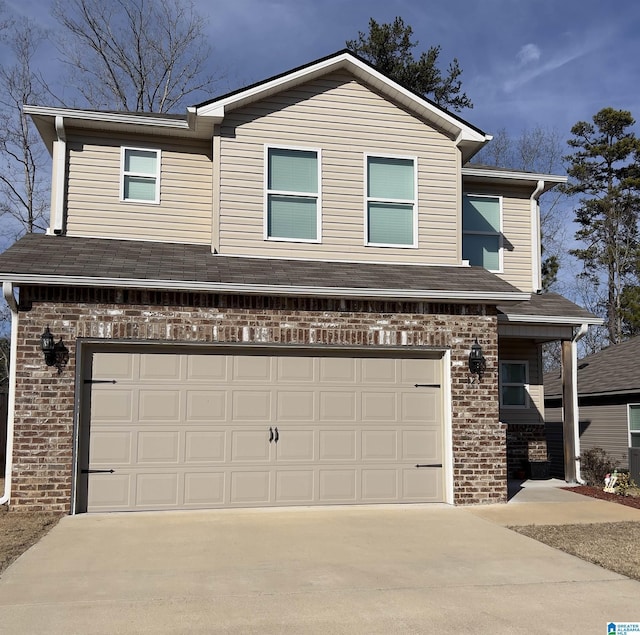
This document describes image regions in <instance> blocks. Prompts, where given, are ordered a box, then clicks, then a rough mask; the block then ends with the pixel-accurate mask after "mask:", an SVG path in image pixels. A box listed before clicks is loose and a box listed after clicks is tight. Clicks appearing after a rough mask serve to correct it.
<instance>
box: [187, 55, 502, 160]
mask: <svg viewBox="0 0 640 635" xmlns="http://www.w3.org/2000/svg"><path fill="white" fill-rule="evenodd" d="M339 70H342V71H347V72H349V73H350V74H352V75H353V76H354V77H355V78H356V79H357V80H359V81H361V82H363V83H364V84H366V85H368V86H370V87H371V88H373V89H375V90H376V91H377V92H378V93H379V94H381V95H383V96H385V97H386V98H388V99H390V100H392V101H394V102H395V103H397V104H399V105H400V106H402V107H403V108H405V109H406V110H407V111H409V112H410V113H412V114H415V115H416V116H417V117H419V118H420V119H422V120H424V121H426V122H428V123H430V124H431V125H433V126H434V127H435V128H437V129H439V130H441V131H443V132H444V133H445V134H447V135H449V136H450V137H451V138H452V139H454V140H455V141H456V144H457V145H458V146H459V147H460V149H461V151H462V155H463V160H464V161H467V160H468V159H469V158H471V156H473V155H474V154H475V153H476V152H477V151H478V150H479V149H480V148H481V147H482V146H483V145H484V144H485V143H486V142H487V141H489V140H490V139H491V138H492V137H491V136H490V135H487V134H485V133H484V132H483V131H482V130H480V129H478V128H476V127H475V126H473V125H471V124H470V123H468V122H466V121H464V120H463V119H461V118H460V117H458V116H456V115H453V114H451V113H449V112H447V111H446V110H444V109H443V108H440V107H439V106H437V105H436V104H435V103H434V102H432V101H430V100H429V99H426V98H424V97H422V96H421V95H418V94H417V93H415V92H413V91H411V90H409V89H408V88H405V87H404V86H401V85H400V84H398V83H397V82H394V81H393V80H391V79H389V78H388V77H386V76H385V75H383V74H382V73H380V72H379V71H377V70H376V69H375V68H374V67H373V66H371V65H370V64H369V63H368V62H366V61H365V60H363V59H361V58H360V57H358V56H356V55H354V54H353V53H351V52H350V51H346V50H344V51H340V52H338V53H335V54H333V55H330V56H328V57H325V58H322V59H320V60H317V61H315V62H312V63H310V64H307V65H305V66H301V67H298V68H296V69H293V70H291V71H287V72H286V73H282V74H280V75H276V76H275V77H272V78H270V79H266V80H264V81H261V82H259V83H256V84H253V85H251V86H248V87H246V88H242V89H240V90H236V91H233V92H231V93H228V94H226V95H223V96H221V97H218V98H216V99H213V100H211V101H207V102H204V103H202V104H199V105H197V106H194V107H192V108H190V109H189V114H190V116H191V117H194V118H201V117H202V118H212V119H213V120H215V121H216V122H221V121H222V120H223V119H224V117H225V115H226V114H228V113H230V112H232V111H234V110H237V109H238V108H242V107H244V106H247V105H250V104H252V103H254V102H256V101H260V100H263V99H266V98H268V97H270V96H272V95H275V94H277V93H280V92H282V91H285V90H289V89H291V88H295V87H297V86H300V85H301V84H305V83H307V82H310V81H312V80H314V79H317V78H320V77H323V76H325V75H328V74H330V73H333V72H335V71H339Z"/></svg>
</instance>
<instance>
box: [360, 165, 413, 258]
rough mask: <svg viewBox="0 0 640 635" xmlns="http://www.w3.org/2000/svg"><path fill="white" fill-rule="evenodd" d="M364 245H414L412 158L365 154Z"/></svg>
mask: <svg viewBox="0 0 640 635" xmlns="http://www.w3.org/2000/svg"><path fill="white" fill-rule="evenodd" d="M366 171H367V183H366V194H367V202H366V206H367V207H366V212H365V213H366V228H365V232H366V233H365V240H366V244H367V245H375V246H380V247H417V245H418V219H417V214H416V191H417V189H418V188H417V183H416V159H415V158H408V157H389V156H386V157H384V156H367V157H366Z"/></svg>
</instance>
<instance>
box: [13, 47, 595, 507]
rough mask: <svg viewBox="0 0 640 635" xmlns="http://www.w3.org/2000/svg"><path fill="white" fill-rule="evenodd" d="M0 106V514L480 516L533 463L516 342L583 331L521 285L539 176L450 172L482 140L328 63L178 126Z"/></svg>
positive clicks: (360, 67)
mask: <svg viewBox="0 0 640 635" xmlns="http://www.w3.org/2000/svg"><path fill="white" fill-rule="evenodd" d="M25 111H26V112H27V114H29V115H30V116H31V117H32V118H33V121H34V122H35V124H36V126H37V127H38V130H39V131H40V134H41V136H42V138H43V140H44V142H45V144H46V146H47V148H48V149H49V151H50V152H51V154H52V158H53V179H52V182H53V191H52V199H51V221H50V227H49V230H48V232H47V235H29V236H26V237H25V238H23V239H21V240H20V241H18V242H17V243H16V244H15V245H14V246H13V247H11V248H10V249H8V250H7V251H6V252H5V253H4V254H2V255H0V278H1V279H2V280H3V281H4V287H3V288H4V296H5V298H6V299H7V302H8V303H9V306H10V307H11V308H12V312H13V322H12V329H13V330H12V347H13V351H14V355H12V363H13V367H12V380H11V388H10V401H9V412H10V414H9V431H10V432H9V456H10V461H9V467H8V470H7V474H8V475H10V476H11V478H10V479H8V482H7V490H6V492H5V498H6V497H7V496H10V500H11V505H12V506H13V507H14V508H16V509H25V510H28V509H48V510H63V511H67V512H71V513H76V512H82V511H109V510H144V509H185V508H186V509H190V508H214V507H247V506H268V505H279V506H282V505H318V504H322V505H326V504H355V503H395V502H429V501H434V502H442V501H444V502H448V503H452V504H475V503H490V502H501V501H505V500H506V496H507V473H508V471H510V472H513V471H515V470H516V469H517V468H519V467H520V466H521V465H522V464H523V463H524V462H526V461H527V460H528V459H545V458H546V443H545V438H544V424H543V416H542V410H543V392H542V372H541V353H540V343H542V342H545V341H553V340H559V339H560V340H563V341H565V342H571V340H572V339H573V338H574V335H575V329H576V327H578V326H583V327H584V328H586V325H588V324H589V323H594V322H598V320H597V319H596V318H594V317H593V316H592V315H591V314H589V313H587V312H586V311H584V310H582V309H581V308H579V307H577V306H576V305H574V304H572V303H571V302H569V301H567V300H565V299H564V298H562V297H560V296H558V295H554V294H548V295H541V294H539V293H538V291H539V289H540V242H539V235H540V227H539V209H538V198H539V196H540V195H541V194H543V193H544V192H545V191H547V190H548V189H550V188H552V187H554V186H555V185H556V184H558V183H562V182H564V181H565V178H564V177H562V176H553V175H541V174H530V173H524V172H517V171H510V170H500V169H495V168H487V167H482V166H474V165H471V164H469V160H470V159H471V157H472V156H473V155H474V154H475V153H476V152H477V151H478V150H480V149H481V148H482V146H483V145H484V144H485V143H487V142H488V141H489V140H490V138H491V137H490V136H488V135H486V134H485V133H484V132H482V131H480V130H479V129H478V128H476V127H474V126H472V125H471V124H469V123H467V122H466V121H464V120H462V119H460V118H459V117H458V116H456V115H452V114H450V113H447V112H445V111H444V110H442V109H440V108H438V107H437V106H435V105H434V104H433V103H432V102H430V101H428V100H425V99H424V98H422V97H420V96H419V95H416V94H414V93H412V92H411V91H409V90H407V89H405V88H403V87H401V86H399V85H398V84H396V83H394V82H393V81H391V80H390V79H388V78H387V77H385V76H384V75H382V74H380V73H379V72H378V71H376V70H375V69H374V68H373V67H371V66H370V65H369V64H367V63H366V62H364V61H363V60H361V59H359V58H358V57H356V56H354V55H353V54H351V53H348V52H340V53H337V54H335V55H332V56H329V57H327V58H324V59H321V60H318V61H316V62H313V63H311V64H309V65H307V66H304V67H301V68H297V69H295V70H292V71H290V72H287V73H284V74H282V75H279V76H277V77H275V78H271V79H268V80H265V81H263V82H260V83H258V84H255V85H253V86H250V87H248V88H245V89H242V90H238V91H235V92H233V93H230V94H228V95H225V96H223V97H220V98H218V99H214V100H212V101H209V102H206V103H203V104H200V105H197V106H194V107H192V108H189V109H188V111H187V114H186V115H185V116H181V115H154V114H137V113H114V112H96V111H82V110H72V109H64V108H47V107H37V106H28V107H26V108H25ZM18 288H19V297H18V298H17V299H16V291H17V289H18ZM46 329H50V333H51V334H52V335H53V336H55V339H56V340H58V338H61V340H62V343H60V342H59V343H58V345H57V346H58V352H59V353H62V354H63V353H64V348H63V346H64V347H66V348H67V349H68V363H66V365H65V364H64V362H65V359H60V360H59V362H61V363H59V364H58V365H59V366H60V369H61V370H60V372H58V371H57V369H56V366H55V365H53V366H51V367H49V366H47V365H46V364H45V359H44V356H43V353H42V351H41V335H42V334H43V333H46V334H47V335H48V333H47V331H46ZM46 339H47V338H44V341H45V342H46ZM476 339H477V341H478V343H479V345H480V346H481V347H482V351H483V355H484V358H485V360H486V370H485V371H484V372H483V373H482V372H481V373H480V374H478V373H471V372H470V370H469V354H470V350H471V347H472V345H473V344H474V341H475V340H476ZM569 348H571V346H570V347H569ZM567 350H569V349H567ZM54 357H55V351H52V352H50V353H49V354H48V362H49V363H52V364H53V363H54V362H55V359H54ZM62 357H64V355H61V358H62Z"/></svg>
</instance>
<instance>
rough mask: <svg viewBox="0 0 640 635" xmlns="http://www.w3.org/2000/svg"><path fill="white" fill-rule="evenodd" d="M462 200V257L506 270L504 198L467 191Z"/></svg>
mask: <svg viewBox="0 0 640 635" xmlns="http://www.w3.org/2000/svg"><path fill="white" fill-rule="evenodd" d="M462 200H463V203H462V258H463V259H464V260H468V261H469V264H471V265H474V266H479V267H484V268H485V269H488V270H489V271H496V272H500V271H502V199H501V198H500V197H499V196H481V195H477V194H465V195H464V196H463V198H462Z"/></svg>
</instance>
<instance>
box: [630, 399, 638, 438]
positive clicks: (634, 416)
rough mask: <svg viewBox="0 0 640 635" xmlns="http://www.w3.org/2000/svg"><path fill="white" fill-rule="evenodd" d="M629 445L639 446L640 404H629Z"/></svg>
mask: <svg viewBox="0 0 640 635" xmlns="http://www.w3.org/2000/svg"><path fill="white" fill-rule="evenodd" d="M629 446H630V447H632V448H640V404H632V405H629Z"/></svg>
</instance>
